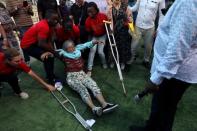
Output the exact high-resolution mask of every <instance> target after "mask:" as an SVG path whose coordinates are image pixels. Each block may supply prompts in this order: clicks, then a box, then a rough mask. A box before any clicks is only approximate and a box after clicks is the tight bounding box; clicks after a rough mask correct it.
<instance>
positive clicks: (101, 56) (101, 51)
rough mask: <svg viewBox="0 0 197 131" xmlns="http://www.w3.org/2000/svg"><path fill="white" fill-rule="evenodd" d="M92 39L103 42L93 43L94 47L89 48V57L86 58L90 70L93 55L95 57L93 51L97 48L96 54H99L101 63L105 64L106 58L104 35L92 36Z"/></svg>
mask: <svg viewBox="0 0 197 131" xmlns="http://www.w3.org/2000/svg"><path fill="white" fill-rule="evenodd" d="M93 40H99V41H102V42H103V44H99V45H95V46H94V47H92V48H91V49H90V53H89V58H88V70H92V67H93V62H94V57H95V53H96V51H97V49H98V54H99V56H100V59H101V62H102V64H103V65H104V64H106V58H105V53H104V47H105V40H106V35H103V36H100V37H93Z"/></svg>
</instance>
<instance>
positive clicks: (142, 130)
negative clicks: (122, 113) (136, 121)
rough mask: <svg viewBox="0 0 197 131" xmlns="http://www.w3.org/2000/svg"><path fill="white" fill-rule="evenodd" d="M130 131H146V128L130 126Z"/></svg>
mask: <svg viewBox="0 0 197 131" xmlns="http://www.w3.org/2000/svg"><path fill="white" fill-rule="evenodd" d="M129 130H130V131H145V127H140V126H130V127H129Z"/></svg>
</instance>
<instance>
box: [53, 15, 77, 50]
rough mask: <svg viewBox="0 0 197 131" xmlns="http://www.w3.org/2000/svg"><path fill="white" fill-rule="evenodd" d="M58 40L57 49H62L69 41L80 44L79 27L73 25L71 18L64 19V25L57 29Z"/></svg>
mask: <svg viewBox="0 0 197 131" xmlns="http://www.w3.org/2000/svg"><path fill="white" fill-rule="evenodd" d="M56 39H57V40H56V42H57V48H62V45H63V43H64V42H65V41H66V40H69V39H70V40H72V41H74V42H75V43H79V41H80V30H79V27H78V26H76V25H75V24H73V21H72V20H71V19H70V18H66V19H64V21H63V25H62V26H60V27H58V28H57V29H56Z"/></svg>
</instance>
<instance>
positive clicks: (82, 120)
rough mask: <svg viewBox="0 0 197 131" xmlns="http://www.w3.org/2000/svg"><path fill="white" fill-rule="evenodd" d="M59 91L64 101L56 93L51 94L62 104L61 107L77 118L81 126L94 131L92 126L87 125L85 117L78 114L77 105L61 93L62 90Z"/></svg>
mask: <svg viewBox="0 0 197 131" xmlns="http://www.w3.org/2000/svg"><path fill="white" fill-rule="evenodd" d="M57 91H58V92H59V93H60V94H61V96H62V97H63V98H64V99H65V100H64V101H61V100H60V99H59V98H58V97H57V96H56V95H55V93H54V92H53V91H52V92H51V94H52V95H53V96H54V97H55V99H56V100H57V101H58V102H59V103H60V104H61V106H62V107H63V108H64V109H65V110H66V111H67V112H69V113H70V114H72V115H73V116H75V118H76V119H77V120H78V121H79V122H80V123H81V125H82V126H83V127H84V128H85V129H86V130H88V131H92V129H91V127H90V125H88V124H87V122H86V121H85V120H84V119H83V117H82V116H81V115H80V114H79V113H78V111H77V109H76V107H75V105H74V104H73V103H72V102H71V101H70V99H68V97H66V95H65V94H64V93H63V92H62V91H61V89H57ZM66 103H68V104H70V105H71V106H72V108H73V110H74V111H72V110H69V109H68V108H67V107H66V105H65V104H66Z"/></svg>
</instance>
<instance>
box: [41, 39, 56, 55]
mask: <svg viewBox="0 0 197 131" xmlns="http://www.w3.org/2000/svg"><path fill="white" fill-rule="evenodd" d="M38 46H39V47H41V48H43V49H44V50H46V51H49V52H51V53H54V52H55V51H54V48H53V46H52V44H51V42H47V40H39V41H38Z"/></svg>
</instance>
